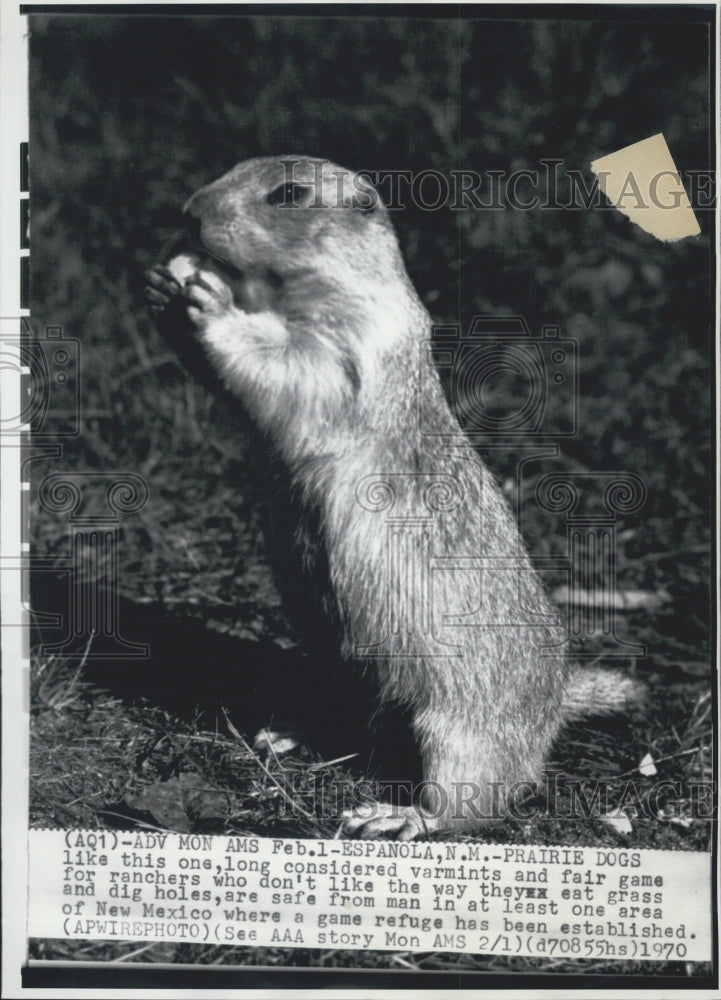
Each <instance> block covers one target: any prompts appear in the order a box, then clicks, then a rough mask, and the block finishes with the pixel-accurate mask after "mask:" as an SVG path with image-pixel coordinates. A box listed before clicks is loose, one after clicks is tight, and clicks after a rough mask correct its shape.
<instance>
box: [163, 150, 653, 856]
mask: <svg viewBox="0 0 721 1000" xmlns="http://www.w3.org/2000/svg"><path fill="white" fill-rule="evenodd" d="M185 213H186V218H187V220H188V228H189V231H190V232H191V241H190V243H189V245H188V246H187V248H186V249H183V250H182V251H178V252H176V253H175V255H174V256H172V258H171V259H170V260H169V261H168V262H167V264H161V265H158V266H157V267H155V268H153V269H152V270H151V271H149V272H148V275H147V277H148V288H147V290H146V295H147V298H148V301H149V303H150V306H151V308H152V309H153V311H154V312H155V314H156V316H157V318H158V322H159V325H160V326H161V328H163V329H164V333H165V335H166V336H168V337H169V338H170V339H171V340H172V341H173V343H174V344H175V346H176V347H177V349H178V351H179V353H180V354H181V356H184V357H185V358H186V359H188V364H189V366H190V367H191V369H193V370H195V371H198V370H199V369H203V370H204V372H205V374H206V375H208V374H209V375H210V377H211V378H213V379H214V380H215V381H216V384H217V385H218V386H219V389H220V391H221V392H222V393H223V394H225V395H226V396H227V397H228V398H229V399H230V400H231V401H233V402H235V403H237V404H240V409H241V411H242V414H243V416H241V419H246V420H248V421H250V422H251V423H252V424H253V425H254V427H255V428H256V430H257V431H258V433H259V435H260V437H261V439H262V441H263V446H264V448H265V454H266V457H267V469H266V471H267V474H268V478H269V479H270V480H271V482H272V485H271V489H270V493H269V495H270V496H271V497H272V498H273V500H272V503H273V504H277V506H278V509H277V510H276V509H275V508H274V509H273V510H271V520H272V522H273V530H272V532H271V537H270V538H269V539H268V542H269V550H270V556H271V560H272V562H273V563H274V569H275V572H276V577H277V579H278V581H279V586H280V590H281V594H283V596H284V597H285V599H286V603H287V604H288V605H289V609H290V610H291V612H295V618H296V625H297V627H298V629H299V631H300V633H301V634H305V635H306V636H307V637H308V642H309V643H310V645H311V646H315V647H316V648H318V649H324V650H331V651H332V652H333V655H334V657H335V660H337V662H338V669H339V670H340V669H344V665H348V666H354V665H358V666H359V667H360V668H361V669H366V670H367V669H369V668H372V669H373V670H374V672H375V679H376V683H377V690H378V701H379V704H381V705H397V706H399V707H400V708H401V709H403V710H405V712H407V713H408V715H409V717H410V719H411V726H412V730H413V733H414V737H415V739H416V741H417V744H418V748H419V751H420V754H421V758H422V762H423V776H424V783H425V784H424V791H423V793H422V795H421V798H420V802H419V803H418V806H417V808H413V807H409V808H407V809H392V810H386V811H384V810H379V811H377V812H376V814H375V815H374V816H373V817H372V818H370V819H367V818H365V817H364V816H362V815H357V816H352V817H348V818H347V821H346V827H347V829H348V831H349V832H353V833H359V834H360V835H362V836H374V835H377V834H379V833H387V832H391V833H394V834H395V835H397V836H398V837H400V838H403V839H409V838H412V837H415V836H417V835H418V834H419V833H422V832H430V831H433V830H439V829H448V828H455V829H468V828H472V827H474V826H478V825H479V824H481V823H482V822H484V821H485V820H486V819H488V818H490V817H493V816H497V815H499V813H502V812H503V809H504V806H505V804H506V802H507V799H508V796H509V795H510V794H511V793H512V790H513V786H514V785H515V784H516V783H518V782H520V783H526V784H527V783H535V782H536V781H537V780H538V779H539V777H540V776H541V773H542V770H543V766H544V762H545V760H546V758H547V755H548V752H549V749H550V747H551V744H552V742H553V740H554V739H555V737H556V736H557V734H558V732H559V730H560V728H561V726H562V725H563V723H564V722H565V721H568V720H569V719H571V718H578V717H579V716H580V715H583V714H585V713H588V714H591V713H593V712H597V713H598V712H611V711H617V710H619V709H622V708H623V707H625V706H626V704H627V703H629V702H631V701H633V700H635V699H636V697H637V695H638V693H639V691H638V687H637V685H636V684H635V682H633V681H631V680H629V679H626V678H624V677H623V676H622V675H620V674H617V673H615V672H613V671H603V670H598V669H596V670H579V669H578V668H575V667H573V666H572V665H571V664H569V662H568V661H567V659H566V657H565V655H564V652H563V642H564V633H563V630H562V629H561V627H560V625H559V623H558V620H557V614H556V612H555V610H554V609H553V607H552V606H551V605H550V604H549V601H548V599H547V597H546V595H545V593H544V590H543V587H542V586H541V583H540V581H539V579H538V578H537V575H536V573H535V571H534V570H533V568H532V566H531V564H530V561H529V559H528V556H527V554H526V551H525V548H524V546H523V543H522V541H521V539H520V536H519V533H518V529H517V526H516V523H515V520H514V518H513V515H512V513H511V511H510V508H509V507H508V505H507V503H506V501H505V499H504V498H503V496H502V494H501V492H500V490H499V489H498V487H497V485H496V483H495V482H494V480H493V478H492V476H491V474H490V473H489V471H488V470H487V469H486V468H485V466H484V464H483V463H482V461H481V459H480V458H479V456H478V455H477V454H476V453H475V451H474V450H473V449H472V447H471V446H470V444H469V443H468V442H467V441H465V440H464V439H463V437H462V434H461V432H460V427H459V425H458V422H457V420H456V418H455V417H454V415H453V413H452V412H451V410H450V407H449V405H448V403H447V401H446V399H445V396H444V393H443V390H442V387H441V384H440V381H439V379H438V376H437V374H436V373H435V371H434V370H433V369H432V368H426V369H424V371H423V377H422V376H421V367H422V366H421V360H420V359H421V351H422V346H423V343H424V342H425V341H428V340H429V339H430V336H431V320H430V317H429V315H428V313H427V312H426V310H425V308H424V307H423V305H422V304H421V302H420V300H419V298H418V295H417V294H416V292H415V290H414V288H413V285H412V284H411V281H410V279H409V278H408V275H407V273H406V270H405V267H404V264H403V259H402V256H401V253H400V250H399V247H398V243H397V240H396V237H395V234H394V231H393V227H392V224H391V222H390V218H389V215H388V212H387V210H386V208H385V206H384V205H383V204H382V202H381V200H380V198H379V196H378V194H377V192H375V191H374V190H373V189H371V188H369V187H368V186H367V184H365V182H364V180H363V178H362V177H361V176H360V175H357V174H354V173H353V172H352V171H348V170H344V169H343V168H341V167H338V166H336V165H334V164H332V163H328V162H327V161H323V160H319V159H313V158H309V157H304V156H287V157H282V158H281V157H279V158H274V157H273V158H260V159H253V160H248V161H246V162H243V163H240V164H238V165H237V166H236V167H235V168H234V169H232V170H231V171H230V172H229V173H227V174H225V175H224V176H223V177H221V178H220V179H219V180H217V181H215V182H214V183H212V184H210V185H208V186H207V187H204V188H202V189H201V190H200V191H198V192H197V193H196V194H195V195H193V197H192V198H191V199H190V201H189V202H188V203H187V205H186V206H185ZM184 325H185V327H186V328H185V329H183V326H184ZM421 408H422V413H423V418H424V419H423V421H421V419H420V414H421ZM428 426H431V427H432V428H433V433H432V434H428V433H427V431H426V432H424V430H423V428H424V427H426V428H427V427H428Z"/></svg>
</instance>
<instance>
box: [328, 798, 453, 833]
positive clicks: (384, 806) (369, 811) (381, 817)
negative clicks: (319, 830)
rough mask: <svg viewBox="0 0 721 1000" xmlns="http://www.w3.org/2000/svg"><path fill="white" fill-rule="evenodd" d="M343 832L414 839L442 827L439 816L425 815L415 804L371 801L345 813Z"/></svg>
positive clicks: (341, 830)
mask: <svg viewBox="0 0 721 1000" xmlns="http://www.w3.org/2000/svg"><path fill="white" fill-rule="evenodd" d="M342 818H343V823H342V825H341V828H340V832H341V833H344V834H346V835H349V836H351V837H360V838H361V839H362V840H374V839H376V838H377V837H392V838H393V839H394V840H415V839H416V837H423V836H426V837H427V836H428V835H429V834H430V833H433V832H434V831H435V830H436V829H438V828H439V822H438V819H437V818H435V817H434V818H431V817H428V816H424V815H423V813H422V812H419V810H418V809H416V808H415V807H414V806H396V805H393V804H392V803H390V802H369V803H367V804H366V805H363V806H359V807H358V808H356V809H347V810H346V811H345V812H343V814H342Z"/></svg>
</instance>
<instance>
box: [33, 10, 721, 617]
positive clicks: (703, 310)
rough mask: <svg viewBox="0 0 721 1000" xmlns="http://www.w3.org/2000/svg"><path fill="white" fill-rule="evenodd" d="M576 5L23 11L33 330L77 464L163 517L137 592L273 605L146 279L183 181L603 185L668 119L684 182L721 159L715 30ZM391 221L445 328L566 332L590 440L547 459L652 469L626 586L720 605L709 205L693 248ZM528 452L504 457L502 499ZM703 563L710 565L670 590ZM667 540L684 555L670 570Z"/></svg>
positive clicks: (633, 229)
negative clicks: (149, 308)
mask: <svg viewBox="0 0 721 1000" xmlns="http://www.w3.org/2000/svg"><path fill="white" fill-rule="evenodd" d="M396 10H397V8H396ZM433 10H434V12H435V13H437V8H434V9H433ZM469 10H470V12H472V11H473V8H470V9H469ZM574 10H576V8H558V15H557V19H555V20H552V19H535V20H527V19H518V18H515V17H514V16H513V15H512V13H510V12H509V11H508V9H507V12H506V16H505V18H500V19H499V18H496V19H489V18H488V17H487V16H479V17H472V16H470V12H469V14H468V16H463V17H461V18H460V19H459V18H457V17H455V16H446V17H438V16H433V17H430V16H426V17H421V16H418V11H419V8H417V7H416V8H409V11H412V12H413V16H408V17H398V16H378V15H376V14H375V12H374V16H372V17H370V16H357V15H358V11H355V10H353V11H351V9H350V8H348V13H347V15H345V16H343V17H338V16H322V14H323V8H321V9H319V10H317V11H315V10H314V11H313V13H312V16H300V17H299V16H283V17H274V16H267V17H247V16H232V17H209V16H188V17H178V16H173V17H159V16H152V17H148V16H127V17H114V16H102V15H92V14H83V15H80V16H74V15H59V16H48V17H46V16H42V17H41V16H34V17H32V18H31V19H30V20H31V36H30V56H31V139H30V163H31V204H32V280H31V292H32V310H33V316H34V317H35V320H36V323H37V327H38V328H39V329H41V328H42V324H43V323H52V324H61V325H62V326H63V328H64V333H65V336H68V337H76V338H78V339H79V340H80V342H81V348H82V371H81V384H82V402H83V407H84V420H83V433H82V435H81V436H80V437H79V438H78V439H76V440H74V441H72V442H70V443H67V444H66V446H65V453H64V456H63V460H62V462H63V465H62V467H63V468H65V469H67V468H81V469H82V468H87V469H95V468H102V469H106V470H117V469H128V470H133V471H135V472H139V473H140V474H141V475H143V476H145V478H146V479H147V480H148V483H149V485H150V490H151V500H150V502H149V504H148V505H147V507H146V508H145V509H144V511H143V512H141V514H140V515H139V516H138V517H134V518H128V519H126V522H125V531H126V535H127V541H126V543H125V548H124V550H123V553H122V554H121V559H122V579H121V584H122V586H123V588H124V589H125V590H126V591H132V592H135V593H144V594H146V596H147V594H148V593H151V594H155V595H156V596H157V595H160V597H161V598H163V599H169V598H170V596H171V595H173V596H174V599H177V600H181V594H180V592H181V591H183V588H186V590H187V587H189V586H190V587H192V586H193V584H192V581H193V580H195V581H197V579H198V578H199V576H200V577H203V575H204V574H209V575H208V576H207V579H206V580H205V585H204V586H203V587H201V590H205V592H206V597H207V590H208V588H210V590H211V591H212V593H213V594H214V595H216V596H217V597H218V599H219V600H220V602H221V603H226V602H227V601H230V602H231V603H232V602H233V601H236V602H237V601H238V598H239V596H240V595H239V588H240V590H241V591H242V590H243V586H244V584H242V583H239V582H238V581H239V580H243V579H245V580H246V581H247V585H248V587H249V588H250V591H249V592H251V593H253V594H257V593H258V590H257V588H258V586H261V584H259V583H258V580H257V579H255V578H254V577H253V574H254V573H255V574H256V576H258V574H260V576H259V578H263V579H264V577H263V572H262V570H259V569H257V567H256V562H257V559H256V554H257V525H256V524H255V521H254V514H253V510H252V500H251V492H252V491H251V492H249V491H248V490H247V489H246V485H247V470H246V469H245V468H244V466H243V463H242V460H241V461H238V460H237V455H234V454H233V453H232V451H231V449H229V447H228V439H227V435H226V434H225V432H222V431H219V430H218V425H217V419H216V415H215V412H214V409H213V406H212V403H211V401H209V400H208V398H207V396H206V395H205V393H204V391H203V390H200V389H198V388H196V387H195V386H194V385H193V384H191V383H190V382H189V381H188V379H187V375H186V373H185V372H183V371H182V370H181V369H180V368H179V366H178V365H177V363H176V362H175V360H174V359H173V358H172V357H171V356H170V355H169V353H168V350H167V348H166V346H165V345H164V344H163V342H162V341H160V339H159V338H158V336H157V334H156V332H155V330H154V328H153V325H152V323H151V322H150V321H149V319H148V318H147V317H146V315H145V313H144V310H143V306H142V301H141V298H140V296H139V291H140V289H141V287H142V279H141V277H140V276H141V273H142V269H143V268H144V267H146V266H148V265H149V264H151V263H153V262H154V261H155V259H156V255H157V253H158V251H159V248H160V246H161V245H162V239H163V235H164V233H165V231H166V227H167V226H168V225H169V223H170V219H171V218H173V213H174V212H175V211H176V210H177V208H178V206H180V205H182V204H183V202H184V201H185V199H187V197H188V196H189V195H190V194H191V193H192V192H193V190H194V189H196V188H197V187H199V186H200V185H202V184H205V183H207V182H209V181H211V180H213V179H214V178H215V177H216V176H218V175H219V174H221V173H222V172H224V171H226V170H227V169H229V168H230V167H231V166H232V165H233V164H234V163H236V162H237V161H239V160H242V159H244V158H246V157H250V156H256V155H261V154H266V155H267V154H278V153H280V154H283V153H288V152H291V153H294V152H299V153H308V154H311V155H315V156H322V157H328V158H330V159H333V160H335V161H337V162H340V163H341V164H343V165H345V166H348V167H351V168H354V169H361V168H363V169H368V170H392V169H402V170H410V171H413V172H418V171H422V170H428V169H434V170H437V171H439V172H441V173H443V174H445V175H448V173H449V171H451V170H458V169H464V170H477V171H479V172H482V173H485V172H487V171H491V170H497V171H502V172H504V173H506V174H508V173H510V172H512V171H513V170H517V169H522V168H529V169H540V161H541V160H542V159H543V158H554V159H560V160H562V164H561V166H560V167H559V168H558V169H559V176H560V178H561V182H560V191H561V194H562V195H563V193H564V192H567V188H565V187H564V174H565V171H566V170H568V169H571V170H576V171H581V172H582V174H583V176H584V178H585V181H586V183H587V185H588V186H589V187H590V185H591V182H592V180H593V178H592V175H591V173H590V171H589V170H588V164H589V163H590V161H592V160H593V159H595V158H597V157H599V156H601V155H604V154H606V153H609V152H612V151H614V150H616V149H620V148H621V147H623V146H626V145H628V144H630V143H632V142H636V141H638V140H640V139H642V138H645V137H647V136H649V135H652V134H654V133H656V132H663V134H664V136H665V137H666V140H667V142H668V145H669V147H670V149H671V152H672V154H673V156H674V157H675V161H676V165H677V167H678V168H679V170H680V171H681V172H682V173H683V171H685V170H689V169H691V170H707V169H709V167H710V166H711V162H710V156H711V152H710V149H711V145H710V144H711V141H712V126H711V117H712V114H711V107H710V103H709V100H710V97H709V88H710V75H709V52H710V44H711V42H710V35H709V25H708V23H704V18H703V16H702V15H701V14H700V13H698V12H694V11H693V10H689V9H686V11H685V12H682V11H681V10H680V8H655V9H653V10H647V11H646V12H645V13H644V12H641V11H639V10H637V11H635V12H634V11H632V10H631V11H627V10H625V9H624V8H617V9H616V14H615V16H617V17H618V18H621V17H623V18H624V20H623V21H620V20H617V21H616V22H611V21H609V20H603V21H601V20H599V21H594V20H592V19H590V15H589V10H591V8H586V9H585V12H584V14H583V18H584V19H581V20H574V19H573V17H572V15H573V13H574ZM479 11H480V12H481V15H482V13H483V11H482V9H480V8H479ZM462 13H464V15H465V13H466V12H465V11H462ZM604 16H605V17H608V9H607V8H604ZM519 190H520V191H521V192H522V195H523V196H524V197H525V195H526V192H527V189H524V188H523V187H521V188H520V189H519ZM481 195H482V196H484V197H487V196H488V192H487V190H486V189H485V188H484V189H482V190H481ZM601 201H603V199H601ZM393 214H394V221H395V222H396V225H397V229H398V232H399V237H400V240H401V245H402V249H403V252H404V254H405V257H406V261H407V266H408V270H409V273H410V274H411V276H412V278H413V280H414V282H415V284H416V286H417V288H418V290H419V292H420V294H421V296H422V298H423V299H424V301H425V303H426V304H427V306H428V308H429V310H430V311H431V313H432V315H433V318H434V320H436V321H437V322H445V323H459V324H461V326H462V327H464V328H465V327H466V325H467V324H468V323H469V321H470V319H471V318H472V317H473V316H475V315H476V314H479V313H482V314H486V315H491V316H504V315H507V314H511V315H522V316H524V317H525V319H526V321H527V323H528V324H529V326H530V328H531V330H532V331H533V333H534V334H536V335H537V334H538V332H539V331H540V328H541V326H542V324H546V323H552V324H559V325H560V327H561V331H562V336H564V337H570V338H573V339H575V340H576V341H577V343H578V350H579V367H580V426H579V429H578V433H577V434H576V435H575V436H573V437H570V438H566V439H565V440H564V441H563V445H562V454H561V456H560V457H559V458H558V459H557V460H555V461H554V462H553V463H552V464H551V465H550V466H548V468H554V469H564V468H565V469H568V470H571V471H588V470H590V471H608V470H612V471H620V470H624V469H627V470H630V471H633V472H635V473H637V474H638V475H640V476H641V477H642V479H643V480H644V482H645V483H646V485H647V487H648V492H649V497H648V500H647V502H646V504H645V506H644V509H643V511H642V512H641V515H640V517H639V518H638V519H637V520H636V521H635V522H634V523H633V525H632V526H630V527H629V529H628V531H627V532H626V534H625V536H623V537H624V538H625V539H626V543H625V548H624V550H623V552H622V553H621V554H620V555H621V557H620V568H621V573H622V575H623V574H625V576H626V578H627V582H628V583H632V584H633V585H635V586H639V585H642V586H651V587H654V588H658V587H666V586H667V585H668V584H669V583H670V584H672V589H673V588H675V593H676V595H677V597H678V598H679V599H683V601H684V603H685V605H686V606H687V607H688V608H689V609H690V612H691V613H692V615H693V616H698V615H699V614H701V615H703V614H704V607H705V606H706V604H707V597H706V586H707V578H706V577H705V576H704V573H703V572H702V571H701V572H699V569H698V565H699V558H700V557H701V556H702V555H703V549H704V547H705V545H706V541H707V534H706V532H707V518H708V510H709V479H708V455H709V452H708V447H709V428H710V410H709V405H710V403H709V373H710V351H711V329H712V326H711V324H712V312H711V306H712V301H711V292H712V288H711V265H712V257H711V253H710V246H712V245H713V243H712V240H713V234H712V232H711V227H712V214H711V213H709V212H706V213H700V214H699V221H700V224H701V227H702V234H701V236H699V237H697V238H692V239H687V240H684V241H682V242H680V243H676V244H663V243H660V242H659V241H657V240H656V239H654V238H653V237H652V236H650V235H648V234H647V233H644V232H643V231H642V230H640V229H639V228H638V227H637V226H634V225H632V224H631V223H630V222H629V221H628V220H627V219H626V218H625V217H624V216H622V215H621V214H620V213H618V212H616V211H612V210H602V209H599V208H591V209H588V210H583V209H577V210H549V209H542V208H538V209H536V210H533V211H518V210H514V209H513V208H512V207H508V206H507V207H506V208H505V209H504V210H502V211H491V210H485V209H466V210H464V211H461V212H459V211H452V210H451V209H450V208H449V207H444V208H441V209H439V210H437V211H423V210H421V209H418V208H415V209H414V208H413V206H412V205H411V200H410V199H405V207H404V209H403V210H401V211H396V212H394V213H393ZM507 405H508V406H509V407H510V408H511V409H512V408H513V407H514V405H516V404H514V400H513V399H509V400H508V401H507ZM528 443H529V442H528V441H526V442H524V441H520V442H518V446H514V445H511V446H510V447H507V448H503V449H500V450H499V449H490V450H489V451H488V453H487V458H488V460H489V461H490V463H491V464H492V466H493V467H494V468H495V470H496V472H497V473H498V475H499V476H500V477H501V479H502V481H504V482H505V483H506V484H507V492H509V495H511V494H512V493H513V490H514V486H513V480H514V479H515V474H516V468H517V464H518V461H519V458H521V457H523V455H524V454H526V452H524V450H523V445H524V444H528ZM530 443H534V442H530ZM239 448H240V453H241V456H242V442H239ZM51 467H52V468H53V469H55V470H57V468H58V465H57V464H55V465H53V466H50V465H49V466H48V468H51ZM41 471H42V470H41V467H40V464H37V465H36V473H37V475H38V478H40V473H41ZM511 499H515V500H518V498H517V497H513V496H511ZM521 500H524V498H521ZM532 507H533V505H531V506H530V507H529V506H528V505H525V504H524V524H525V530H526V531H527V532H528V533H529V541H530V542H531V545H532V547H533V548H534V551H538V552H540V553H541V554H543V553H544V552H547V551H549V550H553V549H554V541H553V537H552V532H551V537H550V538H549V531H548V529H547V527H546V526H545V525H544V523H543V521H542V519H541V515H540V512H534V510H533V509H532ZM526 508H527V509H526ZM231 511H232V513H231ZM557 528H558V530H559V531H560V532H561V534H560V535H559V538H558V542H557V545H556V548H557V549H558V551H561V550H562V548H563V545H564V544H565V540H564V537H563V534H562V531H563V526H562V524H559V525H558V526H557ZM66 529H67V525H66V524H65V523H63V522H61V521H60V520H59V521H58V523H57V524H55V525H54V524H53V523H52V522H51V521H50V520H49V519H47V518H46V520H45V521H44V523H43V524H41V525H40V526H39V527H38V538H37V543H38V544H39V545H40V547H41V548H43V549H45V550H50V551H52V550H53V548H54V546H56V545H57V544H61V542H62V538H63V537H64V535H65V533H66ZM622 534H623V533H622ZM231 551H232V552H233V553H234V555H232V554H231ZM689 551H690V552H691V553H692V559H693V564H694V567H695V568H688V567H687V568H684V569H683V572H682V573H681V577H682V579H680V578H679V565H680V564H683V567H686V561H687V558H688V557H687V553H688V552H689ZM649 552H651V553H653V554H654V559H652V561H651V562H648V561H644V559H645V557H646V556H648V554H649ZM189 553H190V555H189ZM244 553H246V554H247V559H246V558H244V555H243V554H244ZM674 553H680V557H679V558H680V563H679V559H676V560H675V561H673V563H672V565H670V566H668V567H667V566H666V564H665V563H664V562H663V557H664V554H666V555H669V554H670V556H671V558H672V559H673V554H674ZM659 559H661V562H660V563H659ZM659 567H660V568H659ZM191 570H192V572H191ZM669 575H670V576H671V577H673V579H668V577H669ZM221 577H222V583H219V579H220V578H221ZM264 587H265V584H262V586H261V590H264ZM254 588H255V589H254ZM186 596H187V595H186ZM253 599H254V598H253ZM199 600H200V598H199ZM699 601H701V602H702V603H701V605H699Z"/></svg>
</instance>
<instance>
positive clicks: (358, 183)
mask: <svg viewBox="0 0 721 1000" xmlns="http://www.w3.org/2000/svg"><path fill="white" fill-rule="evenodd" d="M323 196H324V197H323V200H324V201H325V202H326V204H333V205H334V206H340V205H343V206H344V207H346V208H352V209H353V210H354V211H356V212H363V213H364V214H367V213H370V212H374V211H375V210H376V208H378V206H379V205H380V203H381V202H380V195H379V194H378V192H377V191H376V189H375V188H374V187H373V184H372V183H371V180H370V176H369V174H368V172H367V171H363V170H361V171H359V172H358V173H354V172H353V171H352V170H344V169H343V168H342V167H331V168H330V170H329V174H328V175H327V176H324V178H323Z"/></svg>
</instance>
